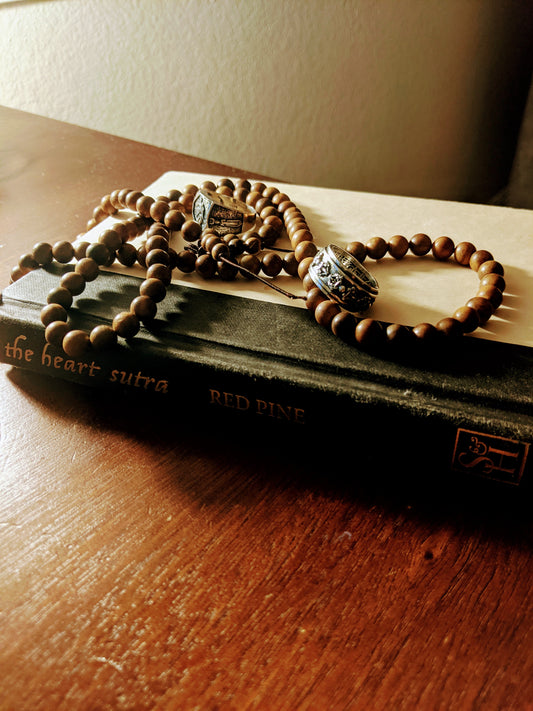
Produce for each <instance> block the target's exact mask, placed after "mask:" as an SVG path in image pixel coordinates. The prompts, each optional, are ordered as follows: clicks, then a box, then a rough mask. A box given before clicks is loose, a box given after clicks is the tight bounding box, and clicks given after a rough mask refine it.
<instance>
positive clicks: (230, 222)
mask: <svg viewBox="0 0 533 711" xmlns="http://www.w3.org/2000/svg"><path fill="white" fill-rule="evenodd" d="M192 219H193V220H194V221H195V222H198V224H199V225H200V226H201V227H202V230H205V229H207V228H208V227H212V228H214V229H215V230H217V232H218V233H219V234H221V235H226V234H228V233H230V232H231V233H232V234H240V233H241V232H246V231H247V230H249V229H251V228H252V227H253V226H254V225H255V220H256V213H255V210H254V209H253V208H251V207H250V206H249V205H247V204H246V203H244V202H241V201H240V200H237V199H236V198H233V197H229V196H228V195H221V194H220V193H216V192H214V191H212V190H198V191H197V193H196V195H195V196H194V200H193V204H192Z"/></svg>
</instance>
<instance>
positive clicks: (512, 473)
mask: <svg viewBox="0 0 533 711" xmlns="http://www.w3.org/2000/svg"><path fill="white" fill-rule="evenodd" d="M528 450H529V445H528V444H527V443H525V442H517V441H516V440H514V439H507V438H506V437H497V436H495V435H489V434H485V433H483V432H472V431H471V430H463V429H461V428H459V429H458V430H457V437H456V439H455V449H454V452H453V460H452V468H453V469H454V470H455V471H459V472H470V473H473V474H478V475H480V476H484V477H487V478H489V479H496V480H498V481H502V482H507V483H509V484H518V483H519V482H520V479H521V478H522V474H523V473H524V466H525V464H526V459H527V455H528Z"/></svg>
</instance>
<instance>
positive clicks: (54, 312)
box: [41, 303, 68, 326]
mask: <svg viewBox="0 0 533 711" xmlns="http://www.w3.org/2000/svg"><path fill="white" fill-rule="evenodd" d="M67 318H68V313H67V310H66V308H65V307H64V306H61V304H56V303H52V304H47V305H46V306H44V307H43V308H42V309H41V323H42V324H43V326H48V325H49V324H51V323H53V322H54V321H66V320H67Z"/></svg>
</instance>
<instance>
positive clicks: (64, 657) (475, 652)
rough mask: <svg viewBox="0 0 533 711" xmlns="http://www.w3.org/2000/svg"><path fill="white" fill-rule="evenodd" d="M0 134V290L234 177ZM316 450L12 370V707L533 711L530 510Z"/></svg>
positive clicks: (132, 148)
mask: <svg viewBox="0 0 533 711" xmlns="http://www.w3.org/2000/svg"><path fill="white" fill-rule="evenodd" d="M0 136H1V139H2V140H1V145H0V150H1V153H0V156H1V164H0V173H1V177H0V203H1V206H0V230H1V232H0V245H1V248H0V270H1V273H0V277H1V283H2V285H7V283H8V279H9V276H8V275H9V271H10V268H11V266H13V265H14V264H15V263H16V261H17V259H18V256H19V254H20V253H22V252H24V251H27V249H28V248H29V247H31V245H33V243H34V242H35V241H37V240H38V239H39V240H40V239H44V240H47V241H55V240H56V239H59V238H63V237H66V238H70V239H71V238H72V237H73V236H75V235H76V234H77V233H78V232H79V231H81V230H82V229H83V226H84V224H85V221H86V219H87V215H88V213H89V212H90V211H91V210H92V207H93V206H94V205H95V204H96V203H97V202H98V200H99V198H100V197H101V196H102V195H104V194H105V193H108V192H110V191H111V190H113V189H114V188H116V187H124V186H126V187H132V188H139V189H142V188H143V187H145V186H146V185H148V184H149V183H150V182H152V181H153V180H154V179H155V178H157V177H158V176H159V175H160V174H161V173H163V172H164V171H165V170H186V171H199V172H214V173H223V174H231V175H237V174H238V171H236V170H233V169H229V168H227V167H224V166H220V165H217V164H214V163H209V162H207V161H203V160H199V159H195V158H191V157H188V156H184V155H180V154H177V153H173V152H171V151H168V150H163V149H160V148H155V147H151V146H147V145H143V144H139V143H134V142H132V141H128V140H124V139H120V138H116V137H113V136H108V135H104V134H101V133H97V132H94V131H90V130H86V129H82V128H79V127H75V126H71V125H67V124H63V123H60V122H56V121H51V120H48V119H43V118H39V117H36V116H32V115H29V114H25V113H21V112H17V111H13V110H8V109H1V110H0ZM311 435H312V436H311V437H306V436H303V435H301V436H299V437H298V438H296V437H295V436H294V435H290V436H287V437H282V438H281V437H275V436H274V435H273V434H272V433H269V432H261V431H259V430H258V429H257V426H256V425H251V424H245V423H242V422H241V423H236V422H234V421H229V422H226V421H224V422H223V421H220V422H205V421H203V420H201V421H199V420H198V418H197V416H196V415H194V414H192V413H191V412H190V411H188V407H187V402H183V403H178V405H177V407H176V409H175V410H173V411H170V412H163V411H162V410H160V411H155V410H153V409H151V408H148V407H147V405H146V404H144V403H143V404H141V403H139V404H138V405H137V406H134V407H128V408H124V406H123V403H122V402H121V401H120V400H119V401H117V399H116V398H111V397H109V396H107V395H105V394H102V393H98V394H97V393H96V392H95V391H92V390H91V391H87V390H85V389H84V388H82V387H76V386H73V385H68V384H66V383H63V382H61V381H56V380H51V379H47V378H45V377H41V376H37V375H35V374H31V373H28V372H24V371H19V370H17V369H12V368H8V367H5V366H2V367H1V368H0V447H1V449H0V477H1V478H0V481H1V497H0V510H1V512H0V545H1V548H0V551H1V556H0V709H2V711H7V710H9V711H21V710H22V709H31V710H32V711H36V710H38V709H47V710H48V709H54V710H58V709H68V710H69V711H72V710H73V709H75V710H77V709H83V710H85V709H87V710H89V709H90V710H91V711H93V710H97V709H155V708H157V709H238V710H241V709H272V710H274V711H278V710H280V709H288V710H291V711H292V710H295V709H319V710H321V709H328V710H329V709H364V710H365V711H366V710H368V709H387V710H389V709H394V710H398V709H406V710H409V711H413V710H414V709H428V710H436V709H453V710H454V711H457V710H458V709H483V710H484V711H485V710H487V709H495V710H496V709H497V710H498V711H499V710H502V709H509V710H513V711H516V710H518V709H524V710H525V709H531V708H533V633H532V621H533V615H532V611H533V592H532V586H531V572H532V570H533V566H532V556H531V543H532V526H531V499H530V498H529V497H528V496H524V495H522V494H519V493H517V492H516V491H515V490H514V489H512V490H509V491H507V492H506V491H501V490H499V489H493V488H491V487H485V486H483V485H482V484H481V483H480V482H479V481H477V480H476V481H463V482H461V481H457V480H455V479H452V478H449V479H448V478H446V477H444V478H441V477H436V476H435V475H434V474H433V472H432V464H431V462H428V465H427V468H425V469H424V468H422V470H420V471H417V472H413V471H411V470H409V469H405V462H403V463H402V461H401V460H400V459H399V458H398V457H396V455H395V454H394V453H392V454H391V455H390V457H389V459H388V464H387V465H385V464H384V463H383V460H382V459H379V460H376V459H375V457H374V453H373V451H372V450H371V451H368V449H367V448H366V447H365V443H364V442H361V443H359V444H357V442H356V441H355V442H351V443H350V447H349V448H348V447H347V446H346V445H345V443H343V442H339V441H336V440H335V438H334V437H322V438H321V435H322V433H320V432H316V433H311ZM405 436H406V437H411V438H413V439H415V440H416V437H417V433H416V432H410V433H405ZM381 439H382V442H383V447H382V448H385V449H386V446H387V442H388V433H387V432H386V431H384V432H382V433H381ZM317 444H319V445H321V446H317ZM343 452H344V453H346V452H349V462H348V466H346V465H344V464H342V462H343V459H344V457H343Z"/></svg>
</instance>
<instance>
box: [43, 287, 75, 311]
mask: <svg viewBox="0 0 533 711" xmlns="http://www.w3.org/2000/svg"><path fill="white" fill-rule="evenodd" d="M46 300H47V302H48V303H49V304H60V305H61V306H63V308H65V309H69V308H70V307H71V306H72V294H71V293H70V291H69V290H68V289H65V287H64V286H56V287H55V288H54V289H51V290H50V291H49V292H48V295H47V297H46Z"/></svg>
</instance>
